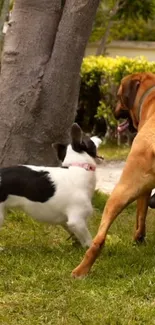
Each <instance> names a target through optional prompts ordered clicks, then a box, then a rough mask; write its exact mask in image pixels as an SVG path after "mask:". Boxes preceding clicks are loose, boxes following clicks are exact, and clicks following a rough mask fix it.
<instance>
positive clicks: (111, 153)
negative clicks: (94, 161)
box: [99, 143, 130, 160]
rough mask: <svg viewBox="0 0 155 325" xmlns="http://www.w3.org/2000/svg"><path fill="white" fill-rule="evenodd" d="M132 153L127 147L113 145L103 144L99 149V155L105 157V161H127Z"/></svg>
mask: <svg viewBox="0 0 155 325" xmlns="http://www.w3.org/2000/svg"><path fill="white" fill-rule="evenodd" d="M129 151H130V147H128V146H127V145H121V146H120V147H119V146H117V145H116V144H113V143H107V144H102V145H101V146H100V148H99V154H100V155H101V156H102V155H103V156H104V158H105V160H126V158H127V156H128V154H129Z"/></svg>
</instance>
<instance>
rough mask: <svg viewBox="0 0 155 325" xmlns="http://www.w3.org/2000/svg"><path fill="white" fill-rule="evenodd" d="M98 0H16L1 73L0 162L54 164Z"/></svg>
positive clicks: (67, 126)
mask: <svg viewBox="0 0 155 325" xmlns="http://www.w3.org/2000/svg"><path fill="white" fill-rule="evenodd" d="M98 4H99V0H66V1H60V0H33V1H32V0H16V2H15V6H14V9H13V13H12V17H11V21H10V22H9V30H8V31H7V35H6V38H5V44H4V52H3V59H2V69H1V77H0V102H1V111H0V113H1V119H0V153H1V154H0V163H1V165H10V164H16V163H24V164H26V163H31V164H46V165H56V164H57V163H58V162H57V159H56V157H55V155H54V151H53V149H52V143H53V142H61V143H67V142H68V140H69V130H70V127H71V124H72V123H73V121H74V117H75V111H76V106H77V100H78V92H79V81H80V78H79V71H80V65H81V61H82V58H83V55H84V50H85V46H86V43H87V40H88V37H89V34H90V32H91V26H92V22H93V18H94V15H95V12H96V9H97V6H98Z"/></svg>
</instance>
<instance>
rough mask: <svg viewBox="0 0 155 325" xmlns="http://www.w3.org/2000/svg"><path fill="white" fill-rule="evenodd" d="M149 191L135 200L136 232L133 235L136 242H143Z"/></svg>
mask: <svg viewBox="0 0 155 325" xmlns="http://www.w3.org/2000/svg"><path fill="white" fill-rule="evenodd" d="M150 194H151V191H149V192H147V193H145V194H144V195H142V196H140V197H139V198H138V199H137V216H136V231H135V234H134V240H135V241H137V242H143V241H144V239H145V231H146V227H145V220H146V215H147V210H148V203H149V200H150Z"/></svg>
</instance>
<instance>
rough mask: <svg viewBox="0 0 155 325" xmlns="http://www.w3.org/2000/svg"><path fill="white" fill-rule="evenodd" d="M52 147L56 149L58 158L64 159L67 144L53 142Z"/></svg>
mask: <svg viewBox="0 0 155 325" xmlns="http://www.w3.org/2000/svg"><path fill="white" fill-rule="evenodd" d="M52 147H53V148H54V149H55V151H56V153H57V156H58V159H59V160H60V161H64V159H65V156H66V151H67V145H65V144H61V143H53V144H52Z"/></svg>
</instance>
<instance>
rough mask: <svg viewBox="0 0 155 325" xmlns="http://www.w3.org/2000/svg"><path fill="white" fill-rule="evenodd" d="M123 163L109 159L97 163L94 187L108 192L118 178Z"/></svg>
mask: <svg viewBox="0 0 155 325" xmlns="http://www.w3.org/2000/svg"><path fill="white" fill-rule="evenodd" d="M124 165H125V162H124V161H110V162H104V163H102V164H101V165H98V167H97V172H96V174H97V184H96V189H99V190H101V191H103V192H104V193H107V194H110V193H111V192H112V190H113V188H114V186H115V185H116V184H117V182H118V180H119V178H120V175H121V173H122V170H123V167H124Z"/></svg>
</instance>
